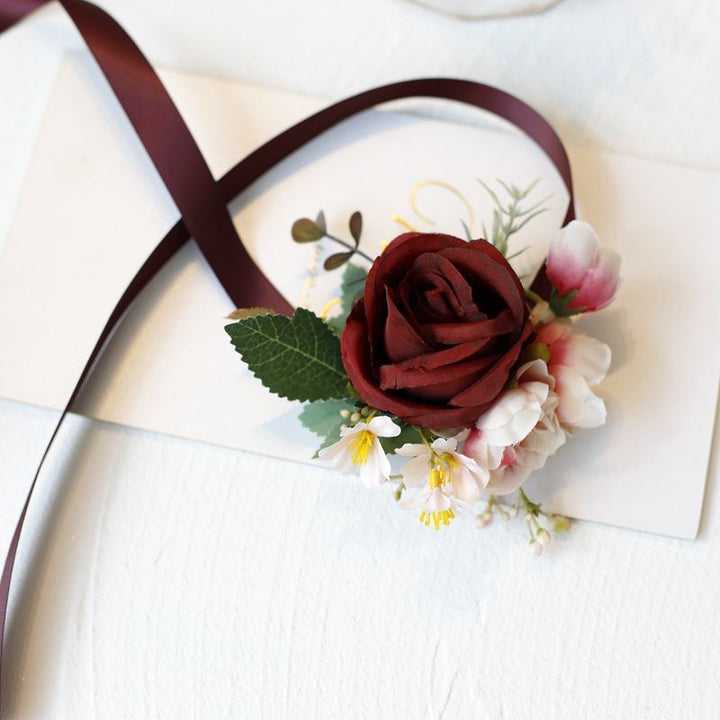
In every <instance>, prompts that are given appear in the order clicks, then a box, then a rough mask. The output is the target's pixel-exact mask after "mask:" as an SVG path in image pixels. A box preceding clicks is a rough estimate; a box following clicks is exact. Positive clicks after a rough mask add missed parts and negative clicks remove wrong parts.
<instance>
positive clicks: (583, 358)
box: [537, 319, 611, 428]
mask: <svg viewBox="0 0 720 720" xmlns="http://www.w3.org/2000/svg"><path fill="white" fill-rule="evenodd" d="M537 341H538V342H541V343H544V344H545V345H546V346H547V348H548V352H549V353H550V360H549V361H548V371H549V372H550V374H551V375H552V376H553V377H554V378H555V388H554V389H555V393H557V396H558V399H559V404H558V407H557V410H556V411H555V412H556V414H557V417H558V419H559V421H560V422H561V423H562V424H563V426H565V427H568V428H594V427H598V426H600V425H602V424H603V423H604V422H605V417H606V411H605V403H604V402H603V401H602V400H601V399H600V398H599V397H598V396H597V395H595V393H594V392H593V391H592V388H593V387H594V386H595V385H597V384H598V383H600V382H602V380H603V379H604V378H605V376H606V375H607V373H608V370H609V369H610V358H611V354H610V348H609V347H608V346H607V345H605V343H602V342H600V341H599V340H596V339H595V338H591V337H587V336H586V335H580V334H579V333H574V332H573V331H572V326H571V324H570V321H569V320H566V319H565V320H555V321H554V322H551V323H547V324H546V325H543V326H541V327H540V328H539V329H538V331H537Z"/></svg>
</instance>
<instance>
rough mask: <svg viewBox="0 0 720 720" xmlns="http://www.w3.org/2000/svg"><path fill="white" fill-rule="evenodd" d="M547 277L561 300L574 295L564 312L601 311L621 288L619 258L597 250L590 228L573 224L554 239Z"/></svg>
mask: <svg viewBox="0 0 720 720" xmlns="http://www.w3.org/2000/svg"><path fill="white" fill-rule="evenodd" d="M547 276H548V279H549V280H550V282H551V283H552V284H553V285H554V287H555V289H556V290H557V292H558V294H559V295H560V297H561V298H562V297H565V296H567V295H568V293H571V292H572V291H576V294H575V296H574V297H573V298H572V300H571V302H570V303H569V304H568V305H567V307H566V309H567V310H579V309H583V310H585V311H591V310H601V309H602V308H604V307H607V306H608V305H609V304H610V303H611V302H612V300H613V298H614V297H615V295H616V293H617V290H618V287H619V285H620V256H619V255H618V254H617V253H616V252H614V251H613V250H606V249H603V250H600V249H599V242H598V237H597V235H596V234H595V231H594V230H593V229H592V227H591V226H590V225H588V224H587V223H586V222H582V221H581V220H573V221H572V222H570V223H568V225H566V226H565V227H564V228H562V229H560V230H559V231H558V232H557V234H556V235H555V237H554V238H553V241H552V243H551V245H550V252H549V253H548V258H547Z"/></svg>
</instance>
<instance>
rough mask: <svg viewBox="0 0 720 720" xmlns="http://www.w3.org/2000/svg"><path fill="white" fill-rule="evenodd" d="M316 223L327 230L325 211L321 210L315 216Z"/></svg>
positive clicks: (324, 230)
mask: <svg viewBox="0 0 720 720" xmlns="http://www.w3.org/2000/svg"><path fill="white" fill-rule="evenodd" d="M315 223H316V224H317V225H319V226H320V227H321V228H322V229H323V232H327V223H326V222H325V213H324V212H323V211H322V210H321V211H320V212H319V213H318V214H317V217H316V218H315Z"/></svg>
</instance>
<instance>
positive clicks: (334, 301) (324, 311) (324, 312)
mask: <svg viewBox="0 0 720 720" xmlns="http://www.w3.org/2000/svg"><path fill="white" fill-rule="evenodd" d="M340 302H341V298H339V297H336V298H333V299H332V300H331V301H330V302H329V303H328V304H327V305H326V306H325V307H324V308H323V309H322V310H321V311H320V317H321V318H322V319H323V320H324V319H325V318H326V317H327V314H328V313H329V312H330V311H331V310H332V309H333V308H334V307H335V306H336V305H339V304H340Z"/></svg>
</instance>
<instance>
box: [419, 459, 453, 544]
mask: <svg viewBox="0 0 720 720" xmlns="http://www.w3.org/2000/svg"><path fill="white" fill-rule="evenodd" d="M433 460H434V461H435V464H434V467H433V468H432V470H430V482H429V483H428V484H429V486H430V489H431V490H437V488H440V487H442V486H443V485H448V484H450V483H451V482H452V471H453V470H454V469H456V468H458V467H460V464H459V463H458V461H457V460H456V459H455V458H454V457H453V456H452V455H450V453H444V454H443V455H433ZM454 517H455V513H454V512H453V511H452V508H449V509H447V510H439V511H437V512H427V511H426V510H423V511H422V512H421V513H420V522H421V523H423V524H424V525H425V526H426V527H430V523H431V522H432V524H433V526H434V528H435V529H436V530H439V529H440V525H441V524H442V525H449V524H450V521H451V520H452V519H453V518H454Z"/></svg>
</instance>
